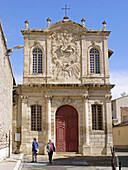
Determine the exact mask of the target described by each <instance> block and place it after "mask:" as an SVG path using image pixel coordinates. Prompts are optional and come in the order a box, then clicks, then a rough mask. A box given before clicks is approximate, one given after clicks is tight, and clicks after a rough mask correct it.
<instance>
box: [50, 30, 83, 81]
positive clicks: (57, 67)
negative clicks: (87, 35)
mask: <svg viewBox="0 0 128 170" xmlns="http://www.w3.org/2000/svg"><path fill="white" fill-rule="evenodd" d="M52 73H53V76H54V77H56V79H58V80H61V79H63V78H65V79H69V78H73V79H75V80H79V79H80V41H79V37H78V36H77V35H75V34H73V33H68V31H67V30H64V31H63V32H61V33H59V32H58V33H53V34H52Z"/></svg>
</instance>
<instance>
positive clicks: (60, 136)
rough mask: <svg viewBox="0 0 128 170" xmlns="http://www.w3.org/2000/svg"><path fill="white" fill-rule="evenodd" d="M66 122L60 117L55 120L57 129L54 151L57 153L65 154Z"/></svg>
mask: <svg viewBox="0 0 128 170" xmlns="http://www.w3.org/2000/svg"><path fill="white" fill-rule="evenodd" d="M65 123H66V121H65V118H62V117H58V118H57V119H56V124H57V128H56V137H57V141H56V145H57V147H56V151H57V152H66V144H65V142H66V139H65V137H66V134H65V133H66V132H65V128H66V125H65Z"/></svg>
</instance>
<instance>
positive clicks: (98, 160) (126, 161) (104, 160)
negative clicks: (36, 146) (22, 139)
mask: <svg viewBox="0 0 128 170" xmlns="http://www.w3.org/2000/svg"><path fill="white" fill-rule="evenodd" d="M118 158H119V160H120V161H121V165H122V167H128V156H119V157H118ZM24 163H25V164H33V165H45V166H49V165H55V166H59V165H74V166H99V167H100V166H101V167H111V156H74V157H72V156H71V157H70V156H69V157H66V158H53V162H52V164H49V162H48V159H47V158H39V159H38V162H35V163H31V161H30V160H28V159H25V160H24Z"/></svg>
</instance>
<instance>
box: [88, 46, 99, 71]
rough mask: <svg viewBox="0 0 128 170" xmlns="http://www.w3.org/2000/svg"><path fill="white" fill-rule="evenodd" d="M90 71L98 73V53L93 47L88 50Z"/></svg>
mask: <svg viewBox="0 0 128 170" xmlns="http://www.w3.org/2000/svg"><path fill="white" fill-rule="evenodd" d="M90 73H94V74H99V73H100V53H99V51H98V50H97V49H94V48H92V49H91V50H90Z"/></svg>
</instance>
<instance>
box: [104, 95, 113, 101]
mask: <svg viewBox="0 0 128 170" xmlns="http://www.w3.org/2000/svg"><path fill="white" fill-rule="evenodd" d="M111 98H112V96H111V94H110V93H109V94H107V95H105V100H106V102H111Z"/></svg>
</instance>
